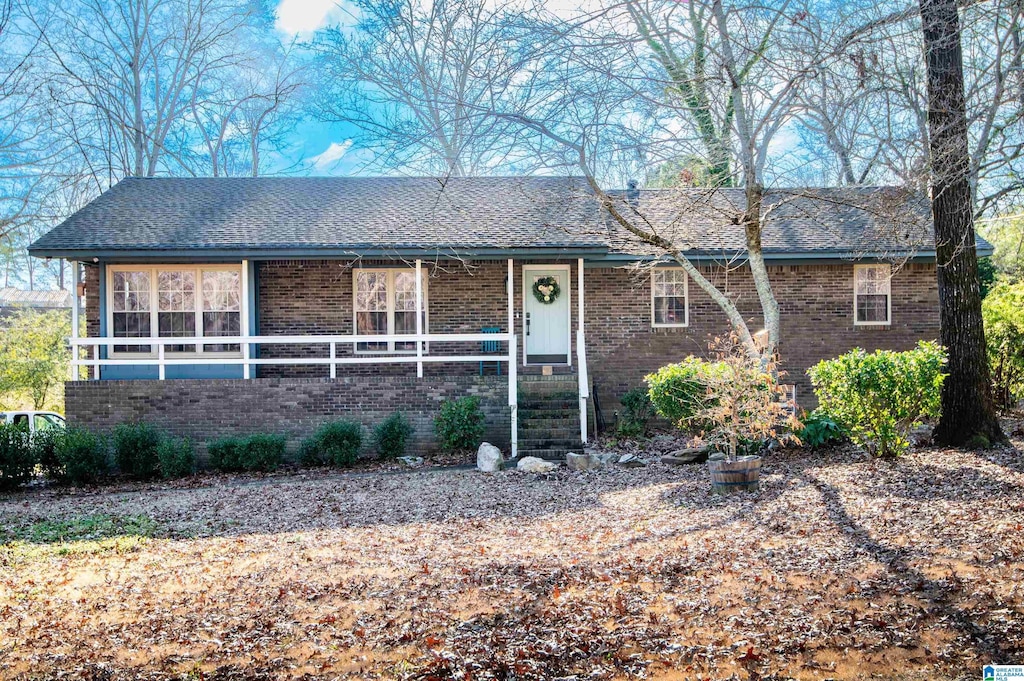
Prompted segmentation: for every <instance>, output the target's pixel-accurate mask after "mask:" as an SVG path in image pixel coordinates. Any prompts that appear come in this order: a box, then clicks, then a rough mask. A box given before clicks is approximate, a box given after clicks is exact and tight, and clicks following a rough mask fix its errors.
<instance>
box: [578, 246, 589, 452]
mask: <svg viewBox="0 0 1024 681" xmlns="http://www.w3.org/2000/svg"><path fill="white" fill-rule="evenodd" d="M576 288H577V290H578V294H577V296H576V299H577V300H578V301H579V302H578V303H577V304H578V306H579V307H578V308H577V310H576V357H577V359H578V361H577V363H576V364H577V371H579V379H580V390H579V392H580V441H581V442H583V444H587V398H589V397H590V377H589V376H588V375H587V343H586V333H585V331H584V325H583V319H584V314H585V307H584V304H583V258H578V259H577V260H576Z"/></svg>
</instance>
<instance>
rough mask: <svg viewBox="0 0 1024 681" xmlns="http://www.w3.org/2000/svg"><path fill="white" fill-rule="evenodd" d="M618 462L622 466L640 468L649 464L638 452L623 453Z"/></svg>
mask: <svg viewBox="0 0 1024 681" xmlns="http://www.w3.org/2000/svg"><path fill="white" fill-rule="evenodd" d="M618 463H619V465H620V466H625V467H626V468H639V467H641V466H646V465H647V462H646V461H644V460H643V459H641V458H640V457H639V456H637V455H636V454H623V455H622V456H620V457H619V461H618Z"/></svg>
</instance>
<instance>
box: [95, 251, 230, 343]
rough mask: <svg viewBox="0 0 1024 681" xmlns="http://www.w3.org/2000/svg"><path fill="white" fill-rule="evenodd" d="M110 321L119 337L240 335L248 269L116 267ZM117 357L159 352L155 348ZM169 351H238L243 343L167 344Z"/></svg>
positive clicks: (112, 273) (112, 271) (112, 277)
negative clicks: (244, 287) (244, 276)
mask: <svg viewBox="0 0 1024 681" xmlns="http://www.w3.org/2000/svg"><path fill="white" fill-rule="evenodd" d="M109 270H110V274H109V280H108V281H109V290H110V293H109V297H108V306H109V310H110V313H109V320H108V321H109V323H110V330H111V335H113V336H114V337H115V338H145V337H148V336H159V337H161V338H179V337H180V338H187V337H191V336H196V337H203V336H239V335H241V315H242V304H241V299H242V291H241V288H242V286H241V284H242V271H241V268H240V267H239V266H238V265H227V266H225V265H206V266H186V265H154V266H148V267H139V266H120V265H112V266H110V268H109ZM113 351H114V353H130V354H155V349H154V348H153V347H152V346H149V345H141V346H139V345H115V346H114V349H113ZM165 351H166V352H167V353H179V354H202V353H224V352H231V353H237V352H240V351H241V346H240V345H239V344H238V343H211V344H202V345H199V346H198V348H197V347H196V345H194V344H180V345H167V346H166V347H165Z"/></svg>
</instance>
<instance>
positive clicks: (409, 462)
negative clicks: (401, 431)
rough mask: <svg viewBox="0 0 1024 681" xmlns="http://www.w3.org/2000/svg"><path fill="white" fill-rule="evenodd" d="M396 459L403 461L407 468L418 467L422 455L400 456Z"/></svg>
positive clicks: (421, 463) (420, 464)
mask: <svg viewBox="0 0 1024 681" xmlns="http://www.w3.org/2000/svg"><path fill="white" fill-rule="evenodd" d="M398 460H399V461H401V462H402V463H404V464H405V465H406V466H408V467H409V468H419V467H420V466H422V465H423V457H422V456H400V457H398Z"/></svg>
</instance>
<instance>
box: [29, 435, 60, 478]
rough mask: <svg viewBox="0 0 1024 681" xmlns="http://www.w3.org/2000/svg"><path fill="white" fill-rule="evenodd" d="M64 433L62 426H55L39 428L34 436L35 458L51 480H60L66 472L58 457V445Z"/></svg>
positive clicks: (33, 448)
mask: <svg viewBox="0 0 1024 681" xmlns="http://www.w3.org/2000/svg"><path fill="white" fill-rule="evenodd" d="M63 435H64V430H63V429H62V428H56V427H53V428H43V429H41V430H37V431H36V434H35V435H33V436H32V451H33V458H34V459H35V460H36V463H38V464H39V467H40V468H42V469H43V474H44V475H45V476H46V477H48V478H50V479H51V480H59V479H60V478H61V476H62V475H63V472H64V471H63V467H62V466H61V464H60V460H59V459H57V447H58V445H59V444H60V438H61V437H62V436H63Z"/></svg>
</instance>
